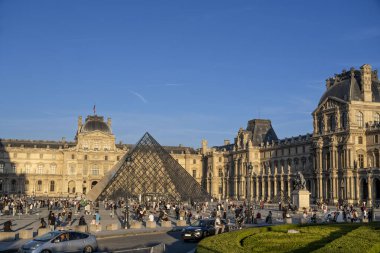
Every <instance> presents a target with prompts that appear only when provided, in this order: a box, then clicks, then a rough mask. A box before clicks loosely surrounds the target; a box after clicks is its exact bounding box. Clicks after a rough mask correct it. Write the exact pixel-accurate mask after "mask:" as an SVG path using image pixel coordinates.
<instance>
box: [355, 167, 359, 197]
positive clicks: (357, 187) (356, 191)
mask: <svg viewBox="0 0 380 253" xmlns="http://www.w3.org/2000/svg"><path fill="white" fill-rule="evenodd" d="M354 182H355V186H354V187H355V200H356V201H359V198H360V197H359V192H360V191H359V188H360V177H359V173H357V172H355V175H354Z"/></svg>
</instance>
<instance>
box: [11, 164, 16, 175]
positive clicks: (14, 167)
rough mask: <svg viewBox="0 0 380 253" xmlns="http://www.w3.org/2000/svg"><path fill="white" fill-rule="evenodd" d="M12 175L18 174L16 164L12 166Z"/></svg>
mask: <svg viewBox="0 0 380 253" xmlns="http://www.w3.org/2000/svg"><path fill="white" fill-rule="evenodd" d="M11 173H16V164H14V163H12V165H11Z"/></svg>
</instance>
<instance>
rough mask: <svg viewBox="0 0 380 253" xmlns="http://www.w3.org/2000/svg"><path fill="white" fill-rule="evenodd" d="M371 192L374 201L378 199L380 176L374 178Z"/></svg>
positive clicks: (379, 199)
mask: <svg viewBox="0 0 380 253" xmlns="http://www.w3.org/2000/svg"><path fill="white" fill-rule="evenodd" d="M372 189H373V190H372V192H373V195H374V198H375V200H376V202H378V201H380V178H375V179H374V180H373V188H372Z"/></svg>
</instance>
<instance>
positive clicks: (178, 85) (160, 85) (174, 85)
mask: <svg viewBox="0 0 380 253" xmlns="http://www.w3.org/2000/svg"><path fill="white" fill-rule="evenodd" d="M180 86H185V85H184V84H183V83H164V84H149V85H147V86H146V87H180Z"/></svg>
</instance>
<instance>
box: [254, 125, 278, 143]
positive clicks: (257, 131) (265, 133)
mask: <svg viewBox="0 0 380 253" xmlns="http://www.w3.org/2000/svg"><path fill="white" fill-rule="evenodd" d="M247 131H249V132H251V134H252V138H251V140H252V144H253V145H254V146H260V145H261V143H267V142H272V141H277V140H278V138H277V135H276V132H275V131H274V129H273V127H272V123H271V121H270V120H267V119H253V120H250V121H248V126H247Z"/></svg>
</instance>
